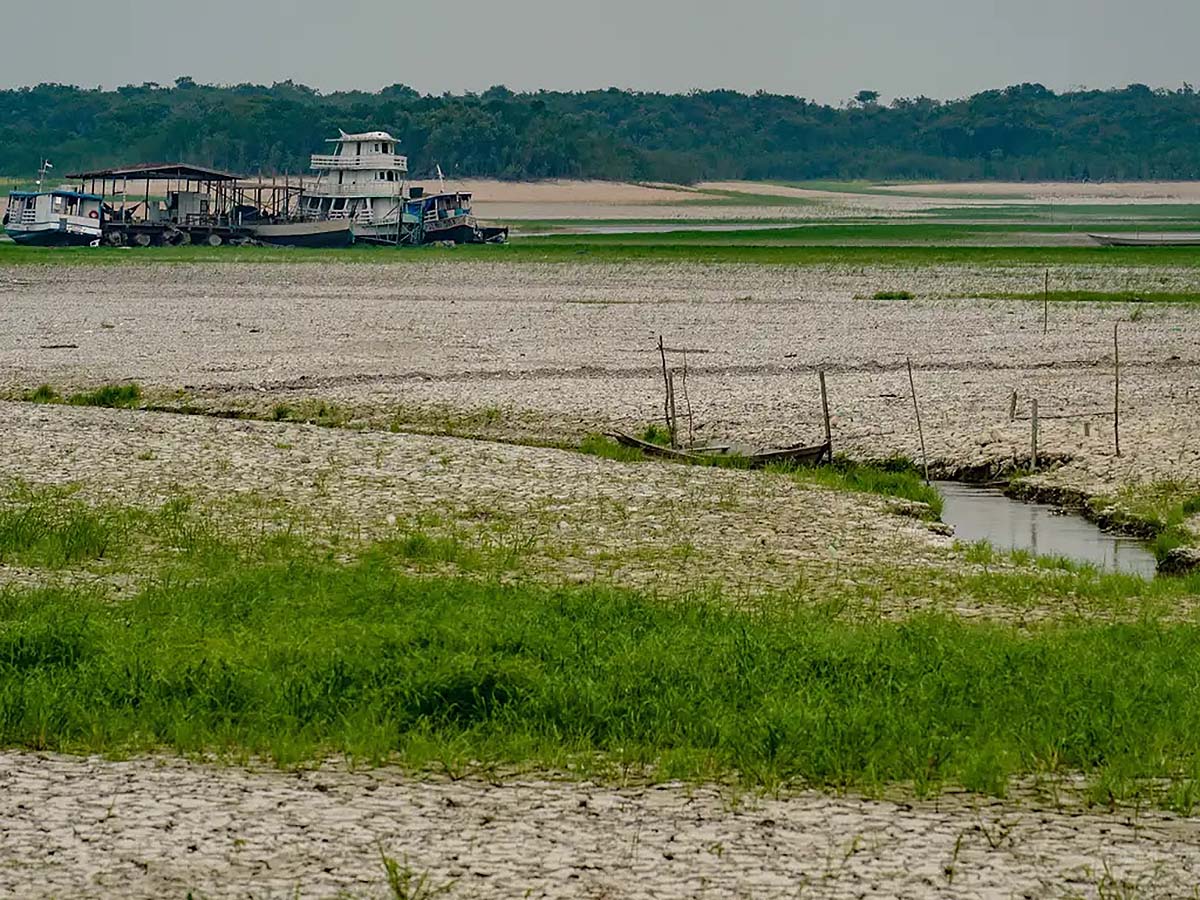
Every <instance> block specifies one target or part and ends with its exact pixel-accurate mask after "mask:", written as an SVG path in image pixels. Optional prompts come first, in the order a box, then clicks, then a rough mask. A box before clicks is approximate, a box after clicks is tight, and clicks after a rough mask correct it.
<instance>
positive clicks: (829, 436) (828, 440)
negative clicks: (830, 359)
mask: <svg viewBox="0 0 1200 900" xmlns="http://www.w3.org/2000/svg"><path fill="white" fill-rule="evenodd" d="M817 378H819V379H820V381H821V413H822V415H823V416H824V417H825V446H826V447H827V448H828V451H827V452H828V453H829V460H830V462H832V461H833V430H832V428H830V425H829V391H828V390H826V388H825V370H824V369H822V370H821V371H819V372H818V373H817Z"/></svg>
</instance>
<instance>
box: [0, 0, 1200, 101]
mask: <svg viewBox="0 0 1200 900" xmlns="http://www.w3.org/2000/svg"><path fill="white" fill-rule="evenodd" d="M3 6H4V7H5V8H4V10H3V16H2V17H0V86H5V87H12V86H17V85H26V84H36V83H38V82H41V81H59V82H65V83H72V84H81V85H85V86H88V87H94V86H96V85H103V86H105V87H114V86H116V85H119V84H128V83H141V82H143V81H158V82H161V83H170V82H171V81H173V80H174V79H175V77H176V76H178V75H191V76H192V77H194V78H196V80H198V81H206V82H220V83H226V82H241V81H253V82H260V83H267V84H269V83H271V82H273V81H282V80H285V79H287V78H292V79H294V80H296V81H300V82H304V83H306V84H309V85H312V86H313V87H317V88H320V89H322V90H335V89H345V88H363V89H368V90H376V89H378V88H380V87H382V86H384V85H388V84H393V83H396V82H403V83H405V84H409V85H412V86H413V87H415V88H417V89H418V90H420V91H431V92H435V93H440V92H442V91H454V92H460V91H463V90H482V89H484V88H487V87H489V86H490V85H493V84H507V85H508V86H509V87H511V88H513V89H514V90H520V89H535V88H543V87H544V88H549V89H560V90H572V89H584V88H597V87H609V86H617V87H627V88H639V89H647V90H662V91H681V90H688V89H691V88H714V87H729V88H736V89H739V90H743V91H754V90H758V89H763V90H768V91H774V92H782V93H790V94H799V95H801V96H805V97H809V98H812V99H817V100H823V101H830V102H836V101H838V100H841V99H844V98H846V97H849V96H850V95H851V94H853V93H854V92H855V91H857V90H859V89H863V88H871V89H876V90H879V91H882V92H883V94H884V96H885V98H890V97H893V96H915V95H918V94H925V95H928V96H931V97H939V98H950V97H959V96H964V95H966V94H970V93H973V92H975V91H978V90H982V89H985V88H991V87H1002V86H1004V85H1007V84H1012V83H1016V82H1021V81H1040V82H1042V83H1043V84H1046V85H1048V86H1049V87H1052V88H1055V89H1064V88H1068V87H1072V86H1078V85H1085V86H1087V87H1112V86H1119V85H1125V84H1127V83H1129V82H1134V81H1139V82H1144V83H1146V84H1150V85H1152V86H1160V85H1161V86H1177V85H1179V84H1180V83H1182V82H1184V81H1190V82H1198V83H1200V60H1198V59H1197V54H1196V44H1197V36H1198V35H1200V2H1197V0H1139V2H1130V0H842V2H837V0H588V2H585V3H584V2H575V0H449V2H446V3H431V2H428V0H425V2H422V3H420V4H416V3H411V2H406V0H290V2H288V0H187V2H183V0H102V2H97V0H42V2H40V3H27V2H23V0H3Z"/></svg>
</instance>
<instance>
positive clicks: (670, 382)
mask: <svg viewBox="0 0 1200 900" xmlns="http://www.w3.org/2000/svg"><path fill="white" fill-rule="evenodd" d="M667 396H668V398H669V399H670V404H671V446H672V447H677V446H679V445H678V443H677V441H676V439H675V436H676V435H677V434H678V433H679V414H678V413H676V412H675V373H674V372H671V373H670V374H669V375H668V376H667Z"/></svg>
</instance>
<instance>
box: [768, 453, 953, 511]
mask: <svg viewBox="0 0 1200 900" xmlns="http://www.w3.org/2000/svg"><path fill="white" fill-rule="evenodd" d="M787 471H789V472H790V473H791V474H792V475H793V476H794V477H795V478H797V479H798V480H800V481H801V482H803V483H805V484H813V485H817V486H820V487H825V488H830V489H833V490H840V491H858V492H861V493H868V494H879V495H881V496H884V497H896V498H899V499H902V500H911V501H912V502H914V503H921V504H925V506H927V507H928V510H929V511H928V514H927V516H926V518H929V519H933V520H938V519H940V518H941V517H942V506H943V500H942V495H941V494H939V493H938V492H937V489H936V488H934V487H932V486H931V485H928V484H926V483H925V478H924V476H923V475H922V474H921V473H920V470H919V469H918V468H917V467H916V465H914V464H913V463H912V462H910V461H909V460H907V459H901V458H896V459H890V460H885V461H883V462H878V463H861V462H855V461H854V460H852V459H850V458H848V457H845V456H837V457H835V458H834V461H833V464H832V465H828V466H815V467H814V466H810V467H804V466H801V467H791V468H789V469H787Z"/></svg>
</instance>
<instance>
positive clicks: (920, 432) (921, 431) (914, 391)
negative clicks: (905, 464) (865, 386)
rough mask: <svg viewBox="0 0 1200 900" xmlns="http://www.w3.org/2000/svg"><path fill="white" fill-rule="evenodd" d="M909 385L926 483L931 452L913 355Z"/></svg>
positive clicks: (927, 481)
mask: <svg viewBox="0 0 1200 900" xmlns="http://www.w3.org/2000/svg"><path fill="white" fill-rule="evenodd" d="M908 386H909V387H910V388H912V398H913V411H914V412H915V413H916V415H917V437H919V438H920V439H921V463H922V464H923V465H924V466H925V483H926V484H929V454H928V453H926V452H925V429H924V428H922V427H921V405H920V404H919V403H918V402H917V382H916V380H915V379H914V378H913V367H912V358H911V357H910V358H909V360H908Z"/></svg>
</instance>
